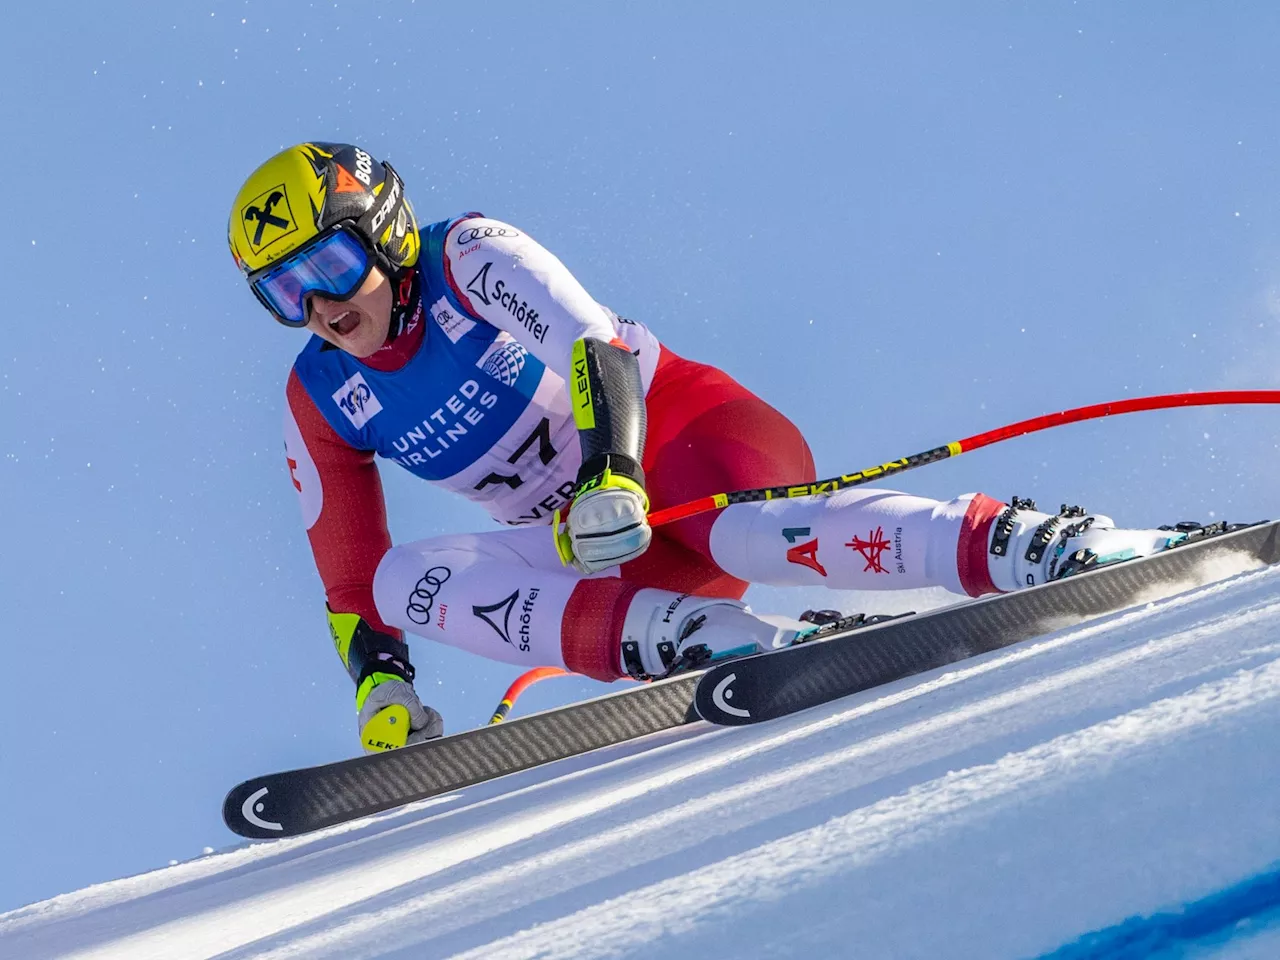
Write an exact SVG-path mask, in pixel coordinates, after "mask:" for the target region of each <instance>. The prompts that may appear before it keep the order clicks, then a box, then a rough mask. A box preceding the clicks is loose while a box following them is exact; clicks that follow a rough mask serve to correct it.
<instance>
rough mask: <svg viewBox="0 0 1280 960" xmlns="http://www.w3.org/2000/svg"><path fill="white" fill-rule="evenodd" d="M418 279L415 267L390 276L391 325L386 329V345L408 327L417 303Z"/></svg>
mask: <svg viewBox="0 0 1280 960" xmlns="http://www.w3.org/2000/svg"><path fill="white" fill-rule="evenodd" d="M420 279H421V278H420V276H419V274H418V268H417V267H410V268H409V269H407V270H401V271H399V273H398V275H396V274H392V275H391V277H390V280H391V283H392V284H394V287H393V290H392V302H391V325H390V326H388V327H387V343H392V342H394V341H395V339H396V337H398V336H400V334H402V333H404V331H405V328H406V327H408V325H409V319H410V318H411V317H412V316H413V312H414V308H415V307H416V306H417V303H418V295H419V288H420Z"/></svg>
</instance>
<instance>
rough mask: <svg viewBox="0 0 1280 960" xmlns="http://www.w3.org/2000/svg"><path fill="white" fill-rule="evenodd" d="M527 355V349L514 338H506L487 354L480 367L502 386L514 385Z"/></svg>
mask: <svg viewBox="0 0 1280 960" xmlns="http://www.w3.org/2000/svg"><path fill="white" fill-rule="evenodd" d="M528 356H529V351H528V350H526V349H525V348H524V347H522V346H521V345H520V344H518V343H516V342H515V341H514V340H508V341H507V342H506V343H504V344H503V345H502V346H500V347H498V349H497V350H495V351H493V352H492V353H491V354H489V356H488V358H487V359H486V360H485V361H484V366H483V367H481V368H480V369H481V370H482V371H483V372H485V373H487V374H488V375H489V376H491V377H493V379H495V380H497V381H498V382H499V383H501V384H503V385H504V386H508V387H514V386H515V385H516V381H517V380H518V379H520V371H521V370H523V369H524V362H525V360H526V359H527V358H528Z"/></svg>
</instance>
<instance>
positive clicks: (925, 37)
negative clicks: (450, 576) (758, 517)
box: [0, 2, 1280, 909]
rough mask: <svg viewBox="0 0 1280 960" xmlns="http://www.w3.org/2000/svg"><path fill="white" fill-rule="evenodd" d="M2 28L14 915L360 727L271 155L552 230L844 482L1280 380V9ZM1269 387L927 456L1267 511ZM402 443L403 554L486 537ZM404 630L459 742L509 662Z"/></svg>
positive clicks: (620, 15)
mask: <svg viewBox="0 0 1280 960" xmlns="http://www.w3.org/2000/svg"><path fill="white" fill-rule="evenodd" d="M3 17H4V34H5V36H6V37H7V38H8V39H9V40H10V43H9V44H8V45H7V49H6V53H5V56H4V57H0V85H2V86H0V89H4V90H5V91H7V92H6V94H5V96H4V97H3V98H2V99H0V123H3V129H5V130H6V131H8V132H9V135H10V142H11V145H12V146H13V149H12V150H11V152H10V161H9V165H8V183H7V189H6V190H5V201H4V205H5V209H6V214H7V222H8V224H9V229H8V230H6V231H4V233H3V234H0V260H2V262H3V263H4V264H5V265H6V266H5V270H4V277H5V280H6V281H7V282H6V284H5V295H6V300H7V302H8V303H9V307H8V311H7V312H8V315H9V323H8V334H7V335H6V336H5V337H4V344H3V346H2V347H0V397H2V398H3V401H4V408H5V410H6V411H7V413H6V415H5V417H4V419H3V421H0V422H2V423H3V430H2V432H0V497H3V503H5V504H6V509H5V511H4V514H3V517H4V523H3V526H2V527H0V530H2V531H3V535H4V536H3V542H4V544H5V547H6V549H5V550H4V551H2V552H0V610H2V611H3V613H4V615H5V617H4V619H5V623H6V625H7V626H8V632H9V637H8V641H7V650H8V656H7V658H6V660H7V668H6V672H7V677H8V681H9V682H8V683H7V685H6V696H5V697H3V698H0V771H3V774H4V778H5V782H6V785H7V788H6V790H4V791H2V792H0V863H2V864H5V865H6V868H5V869H3V870H0V909H4V908H8V907H13V906H17V905H19V904H21V903H25V902H29V901H31V900H34V899H38V898H41V897H45V896H49V895H52V894H54V893H58V892H61V891H65V890H69V889H73V888H75V887H79V886H83V885H84V884H86V883H90V882H93V881H96V880H103V879H107V878H110V877H114V876H118V875H121V874H125V873H130V872H137V871H141V870H144V869H148V868H151V867H154V866H158V865H162V864H164V863H166V862H168V860H170V859H186V858H189V857H191V856H196V855H199V853H200V851H201V849H202V848H203V847H205V846H212V847H215V848H216V847H221V846H224V845H227V844H229V843H230V842H231V841H232V837H231V835H230V834H228V833H227V832H226V831H225V829H224V828H223V827H222V825H221V820H220V817H219V809H220V803H221V799H222V795H223V793H224V792H225V790H226V789H227V787H229V786H230V785H231V784H232V783H233V782H235V781H237V780H240V779H243V778H244V777H246V776H249V775H252V774H255V773H258V772H262V771H265V770H268V769H273V768H278V767H291V766H300V765H304V764H310V763H316V762H322V761H325V760H329V759H334V758H337V757H340V756H345V755H349V754H350V753H351V752H352V751H353V750H354V749H355V747H356V742H355V738H354V733H353V728H354V724H353V718H352V711H351V690H350V681H349V680H348V679H347V677H346V675H345V673H344V671H343V670H342V669H341V667H340V665H339V663H338V662H337V659H336V658H335V656H334V654H333V651H332V648H331V646H330V643H329V640H328V637H327V632H326V629H325V625H324V617H323V599H322V594H321V591H320V586H319V582H318V579H317V577H316V575H315V572H314V569H313V567H312V562H311V558H310V554H309V551H308V549H307V545H306V538H305V534H304V531H303V529H302V525H301V522H300V518H299V514H298V508H297V504H296V501H295V497H294V493H293V489H292V486H291V485H290V483H289V480H288V474H287V472H286V470H285V468H284V464H283V456H282V453H281V439H280V416H281V409H282V400H283V385H284V378H285V376H286V374H287V371H288V369H289V364H290V362H291V360H292V357H293V356H294V354H295V353H296V352H297V350H298V349H300V348H301V346H302V339H301V337H300V336H299V335H298V334H296V333H295V332H292V331H289V330H286V329H284V328H282V327H278V326H277V325H275V324H274V323H272V322H271V321H270V319H269V318H268V317H267V316H266V314H265V313H263V312H262V310H261V309H260V308H259V307H258V306H257V304H256V303H255V301H254V300H253V298H252V296H251V295H250V294H249V292H248V291H247V289H245V287H244V284H243V281H242V280H241V278H240V277H239V275H238V274H237V272H236V271H235V269H234V267H233V265H232V262H231V258H230V255H229V254H228V253H227V252H226V246H225V232H226V216H227V210H228V209H229V205H230V202H231V198H232V196H233V195H234V193H235V191H236V188H237V187H238V186H239V184H240V182H241V180H242V179H243V178H244V177H245V176H246V175H247V174H248V173H249V172H250V171H251V170H252V169H253V168H254V167H255V166H256V165H257V164H258V163H260V162H261V161H262V160H263V159H265V158H266V157H267V156H269V155H270V154H271V153H273V152H275V151H276V150H278V149H280V148H282V147H284V146H286V145H288V144H290V143H294V142H297V141H299V140H304V139H330V140H347V141H353V142H358V143H360V144H362V145H364V146H366V147H367V148H368V149H370V150H371V151H372V152H373V153H374V154H375V155H377V156H379V157H386V158H388V159H390V160H392V161H393V162H394V163H395V164H396V167H397V170H399V171H400V173H401V174H402V175H403V176H404V178H405V180H406V184H407V187H408V191H409V196H410V197H411V199H412V200H413V202H414V204H415V208H416V209H417V210H418V212H419V214H420V216H421V217H422V218H423V219H424V220H433V219H441V218H444V217H446V216H449V215H451V214H454V213H456V212H459V211H462V210H469V209H476V210H481V211H483V212H485V213H486V214H489V215H491V216H496V217H499V218H502V219H506V220H509V221H511V222H513V223H516V224H517V225H520V226H521V228H522V229H525V230H527V231H528V232H530V233H531V234H532V235H533V236H535V237H536V238H537V239H539V240H540V241H541V242H542V243H543V244H544V245H546V246H547V247H549V248H550V249H551V250H553V251H554V252H556V253H557V254H558V255H559V256H560V258H561V259H562V260H564V261H565V263H566V264H568V266H569V267H570V268H571V269H572V270H574V271H575V273H576V274H577V275H578V277H579V278H580V279H581V280H582V281H583V283H584V284H585V285H586V287H587V289H588V290H590V291H591V292H592V293H593V295H594V296H595V297H596V298H597V299H599V300H600V301H602V302H604V303H607V304H609V305H610V306H612V307H614V308H615V309H617V310H619V311H620V312H622V313H624V314H626V315H631V316H634V317H636V318H637V319H641V320H644V321H645V322H646V323H648V324H649V325H651V326H652V327H653V328H654V329H655V331H656V332H657V333H658V334H659V336H660V337H662V338H663V339H664V340H665V341H666V342H667V343H669V344H670V345H671V346H672V347H673V348H674V349H675V350H677V351H678V352H680V353H683V354H686V355H688V356H691V357H695V358H697V359H700V360H706V361H710V362H715V363H718V364H719V365H721V366H723V367H724V368H725V369H727V370H728V371H729V372H731V373H732V374H733V375H734V376H735V377H737V378H738V379H739V380H740V381H742V382H743V383H745V384H746V385H747V386H749V387H751V388H752V389H754V390H756V391H757V392H759V393H760V394H762V395H763V396H764V397H765V398H767V399H768V400H769V401H770V402H772V403H773V404H774V405H775V406H777V407H779V408H780V409H781V410H783V411H784V412H786V413H787V414H788V415H790V416H791V417H792V418H793V419H794V420H795V421H796V422H797V423H798V424H799V425H800V426H801V427H802V429H803V430H804V431H805V433H806V435H807V436H808V438H809V440H810V443H811V445H812V446H813V448H814V450H815V453H816V455H817V459H818V464H819V470H820V472H823V473H837V472H842V471H845V470H852V469H857V468H860V467H863V466H866V465H868V464H871V463H876V462H880V461H881V460H884V459H887V458H891V457H895V456H900V455H905V454H908V453H912V452H916V451H918V450H922V449H925V448H928V447H932V446H935V445H937V444H939V443H943V442H946V441H948V440H952V439H956V438H958V437H962V436H966V435H969V434H972V433H975V432H978V431H980V430H984V429H987V428H990V427H995V426H998V425H1000V424H1002V423H1005V422H1008V421H1011V420H1017V419H1021V418H1023V417H1027V416H1032V415H1035V414H1039V413H1044V412H1048V411H1051V410H1056V409H1062V408H1065V407H1071V406H1077V405H1080V404H1085V403H1092V402H1098V401H1103V400H1109V399H1114V398H1117V397H1123V396H1136V395H1143V394H1149V393H1161V392H1170V391H1181V390H1192V389H1214V388H1242V387H1272V388H1274V387H1280V370H1278V362H1280V277H1278V270H1277V267H1278V264H1280V183H1278V180H1280V178H1278V177H1277V171H1278V170H1280V162H1278V161H1280V141H1278V138H1277V124H1276V117H1277V116H1278V115H1280V102H1278V101H1280V84H1278V83H1277V76H1276V73H1277V66H1276V59H1275V49H1274V39H1275V37H1276V36H1277V35H1278V33H1277V27H1278V26H1280V11H1278V10H1277V9H1276V8H1275V7H1274V5H1273V4H1264V3H1240V4H1233V5H1231V6H1230V7H1229V8H1228V7H1224V6H1221V5H1214V6H1205V5H1199V4H1189V3H1173V4H1156V3H1132V4H1125V5H1123V6H1122V7H1121V6H1117V5H1107V4H1096V3H1076V4H1068V3H1053V2H1049V3H1000V4H994V3H993V4H981V5H972V6H971V7H968V8H967V9H960V8H959V5H954V4H928V3H919V4H910V5H900V4H882V5H855V4H812V5H805V4H793V5H761V4H732V5H731V4H727V3H716V4H704V5H697V6H695V7H694V9H692V10H690V9H689V5H686V4H675V3H669V4H656V3H646V4H627V5H623V4H607V5H603V4H568V3H566V4H557V5H553V6H551V7H545V6H543V5H528V4H513V3H493V4H489V5H485V6H483V7H476V6H471V7H468V6H465V5H456V4H451V5H444V4H428V3H423V2H414V3H411V2H385V3H370V4H355V3H349V2H344V3H338V4H331V3H316V4H302V3H288V4H286V3H263V2H255V3H244V2H234V3H216V2H215V3H205V4H203V5H191V4H186V5H181V6H179V7H175V6H174V5H172V4H161V3H139V2H126V3H125V4H117V5H110V6H99V7H94V6H89V5H77V4H57V3H55V4H44V5H39V6H36V5H27V6H20V7H16V8H14V9H11V10H6V12H5V13H4V15H3ZM1277 417H1280V411H1276V410H1274V409H1269V408H1235V409H1227V410H1214V411H1195V412H1189V411H1182V412H1173V413H1158V414H1144V415H1138V416H1134V417H1129V418H1125V419H1119V420H1116V421H1114V422H1110V423H1100V424H1090V425H1081V426H1074V427H1068V428H1064V429H1062V430H1058V431H1053V432H1049V433H1045V434H1040V435H1037V436H1036V437H1032V438H1026V439H1023V440H1017V441H1012V442H1010V443H1006V444H1003V445H1001V446H999V447H996V448H993V449H990V450H985V451H981V452H977V453H974V454H972V455H970V456H966V457H962V458H960V459H959V460H957V461H954V462H949V463H945V464H941V465H938V466H933V467H929V468H927V469H925V470H922V471H919V472H917V473H915V474H911V475H909V476H908V477H904V478H902V479H901V481H900V483H899V484H898V485H899V486H900V487H902V488H905V489H908V490H911V491H913V492H918V493H921V494H925V495H929V496H938V497H950V496H952V495H954V494H957V493H960V492H964V491H968V490H974V489H980V490H983V491H985V492H988V493H990V494H992V495H994V496H999V497H1002V498H1007V497H1008V496H1010V495H1011V494H1014V493H1017V494H1019V495H1023V496H1028V495H1030V496H1035V497H1036V498H1037V499H1039V500H1040V501H1041V503H1042V505H1049V506H1056V505H1057V504H1058V503H1060V502H1062V501H1070V502H1081V503H1084V504H1085V505H1087V506H1089V507H1091V508H1094V509H1102V510H1105V511H1107V512H1109V513H1111V514H1112V515H1113V516H1115V517H1116V518H1117V519H1118V520H1120V521H1122V522H1126V523H1133V524H1155V523H1160V522H1167V521H1172V520H1178V519H1184V518H1192V519H1195V518H1199V519H1208V518H1209V516H1210V513H1209V511H1213V512H1214V515H1215V516H1216V517H1217V518H1226V519H1258V518H1262V517H1266V516H1272V517H1274V516H1276V515H1277V513H1280V511H1278V510H1277V508H1276V494H1275V490H1274V487H1275V478H1276V476H1277V472H1278V468H1280V453H1277V442H1276V439H1275V438H1276V425H1277V422H1278V420H1277ZM383 473H384V478H385V479H386V482H387V490H388V501H389V508H390V511H391V517H392V521H391V522H392V533H393V536H394V537H395V538H396V539H397V540H406V539H416V538H420V537H423V536H429V535H432V534H435V533H442V532H447V531H456V530H469V529H484V528H487V526H488V525H489V524H488V521H487V519H486V518H485V517H484V515H483V514H482V513H481V512H480V511H479V510H478V508H475V507H472V506H469V505H467V504H465V503H462V502H457V501H454V500H452V499H450V498H448V497H447V496H445V495H443V494H440V493H438V492H436V491H434V490H432V489H430V488H429V487H427V486H426V485H425V484H422V483H420V482H418V481H415V480H413V478H411V477H410V476H408V474H406V473H404V472H403V471H399V470H396V469H395V468H394V467H390V468H386V469H384V471H383ZM768 597H769V599H770V601H774V600H776V599H777V598H778V597H779V593H778V592H773V591H771V592H770V593H769V594H768ZM796 606H797V607H802V606H803V603H802V602H801V601H800V600H799V598H797V603H796ZM788 612H790V611H788ZM415 659H416V662H417V664H418V668H419V677H420V680H419V687H420V689H421V690H422V692H423V695H424V698H426V699H428V700H429V701H430V702H432V703H433V704H434V705H435V706H437V707H438V708H440V709H441V710H442V712H443V713H444V715H445V718H446V723H447V725H448V727H449V728H450V729H452V730H457V729H462V728H464V727H467V726H471V725H475V724H477V723H480V722H483V720H484V719H485V718H486V717H487V716H488V714H489V712H490V711H491V709H492V707H493V704H494V702H495V701H496V700H497V698H498V696H499V695H500V694H501V692H502V689H503V688H504V687H505V684H506V683H507V682H508V681H509V680H510V679H511V678H512V676H513V675H514V673H515V671H514V670H513V669H512V668H510V667H507V666H504V665H500V664H491V663H488V662H485V661H482V660H478V659H475V658H469V657H467V656H465V655H463V654H459V653H456V652H454V651H450V650H445V649H436V648H425V646H424V645H423V644H419V645H418V646H417V648H416V654H415ZM600 689H601V688H600V687H598V686H597V685H594V684H592V683H590V682H589V681H585V680H565V681H551V682H548V683H545V684H543V685H542V686H541V687H539V688H535V690H534V691H532V692H531V693H530V694H529V695H528V697H527V701H526V702H522V705H521V706H522V708H524V709H532V708H534V707H539V706H545V705H549V704H551V703H554V702H558V701H560V700H564V699H568V698H573V697H579V696H584V695H588V694H590V693H594V692H598V691H599V690H600ZM11 865H20V867H19V868H18V869H14V868H13V867H12V866H11Z"/></svg>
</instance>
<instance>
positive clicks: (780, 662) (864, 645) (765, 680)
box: [695, 523, 1280, 726]
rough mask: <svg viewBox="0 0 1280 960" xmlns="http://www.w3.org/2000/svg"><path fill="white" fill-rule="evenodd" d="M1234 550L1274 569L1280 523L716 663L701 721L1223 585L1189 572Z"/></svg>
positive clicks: (892, 675) (759, 717)
mask: <svg viewBox="0 0 1280 960" xmlns="http://www.w3.org/2000/svg"><path fill="white" fill-rule="evenodd" d="M1232 552H1240V553H1243V554H1246V555H1248V556H1251V557H1252V558H1253V559H1254V560H1255V561H1256V565H1257V566H1263V565H1266V564H1273V563H1277V562H1280V523H1266V524H1259V525H1258V526H1254V527H1248V528H1246V529H1243V530H1237V531H1235V532H1233V533H1226V534H1221V535H1219V536H1217V537H1213V538H1211V539H1206V540H1203V541H1201V542H1199V543H1193V544H1188V545H1187V546H1184V547H1177V548H1174V549H1172V550H1168V551H1166V552H1164V553H1159V554H1156V555H1155V556H1152V557H1146V558H1144V559H1141V560H1132V561H1129V562H1127V563H1120V564H1115V565H1113V566H1108V567H1101V568H1099V569H1097V570H1093V571H1090V572H1088V573H1083V574H1079V575H1077V576H1074V577H1069V578H1067V579H1065V580H1058V581H1055V582H1053V583H1048V584H1044V585H1042V586H1038V587H1032V588H1029V589H1027V590H1022V591H1019V592H1017V593H1010V594H1004V595H998V596H992V597H988V598H985V599H982V600H976V601H973V602H971V603H965V604H962V605H959V606H955V607H950V608H946V609H943V610H939V611H937V612H934V613H929V614H923V615H921V616H918V617H911V618H908V619H904V620H895V621H890V622H888V623H885V624H880V625H877V626H871V627H863V628H861V629H857V630H854V631H851V632H849V633H845V634H837V635H836V636H834V637H832V638H831V639H829V640H820V641H814V642H812V643H807V644H800V645H798V646H795V647H791V648H788V649H785V650H780V651H778V652H776V653H766V654H758V655H756V656H753V657H745V658H742V659H740V660H733V661H730V662H728V663H724V664H720V665H718V666H715V667H713V668H712V669H710V670H708V671H706V672H705V673H704V674H703V675H702V679H701V681H700V682H699V684H698V691H697V694H696V697H695V706H696V708H697V710H698V713H699V714H700V715H701V716H702V717H704V718H705V719H707V720H710V721H712V722H713V723H719V724H726V725H730V726H739V725H743V724H749V723H759V722H761V721H763V720H770V719H774V718H776V717H781V716H786V715H787V714H789V713H794V712H796V711H797V710H803V709H805V708H807V707H812V706H816V705H818V704H821V703H826V702H828V701H830V700H835V699H837V698H839V697H844V696H848V695H850V694H853V693H858V692H860V691H862V690H867V689H870V688H871V687H877V686H880V685H881V684H885V683H891V682H892V681H894V680H900V679H902V678H903V677H909V676H912V675H913V674H917V673H923V672H924V671H926V670H931V669H933V668H934V667H939V666H943V665H945V664H948V663H954V662H956V661H957V660H964V659H966V658H968V657H973V656H977V655H978V654H981V653H987V652H989V651H991V650H998V649H1000V648H1002V647H1007V646H1010V645H1012V644H1015V643H1018V642H1020V641H1022V640H1027V639H1030V638H1031V637H1035V636H1040V635H1042V634H1045V633H1050V632H1052V631H1054V630H1059V629H1062V628H1063V627H1068V626H1073V625H1076V624H1079V623H1081V622H1083V621H1085V620H1089V619H1091V618H1094V617H1098V616H1102V615H1104V614H1107V613H1113V612H1115V611H1117V610H1121V609H1123V608H1124V607H1126V606H1131V605H1132V604H1134V603H1138V602H1149V601H1152V600H1158V599H1163V598H1166V597H1170V596H1173V595H1174V594H1176V593H1180V592H1182V591H1184V590H1187V589H1189V588H1190V587H1191V586H1195V585H1198V584H1200V583H1208V582H1211V581H1213V580H1216V579H1221V575H1219V576H1213V575H1212V572H1207V573H1206V572H1202V573H1200V574H1199V575H1197V569H1196V568H1197V567H1199V566H1200V565H1201V564H1202V563H1203V562H1204V561H1206V560H1212V559H1214V558H1218V557H1223V556H1225V555H1226V554H1228V553H1232Z"/></svg>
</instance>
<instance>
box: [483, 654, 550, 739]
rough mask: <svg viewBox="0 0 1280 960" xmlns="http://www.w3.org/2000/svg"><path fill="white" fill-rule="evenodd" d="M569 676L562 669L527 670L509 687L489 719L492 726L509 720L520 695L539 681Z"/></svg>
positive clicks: (536, 668)
mask: <svg viewBox="0 0 1280 960" xmlns="http://www.w3.org/2000/svg"><path fill="white" fill-rule="evenodd" d="M568 674H569V671H568V670H562V669H561V668H560V667H534V668H533V669H532V670H526V671H525V672H524V673H522V674H520V676H518V677H516V682H515V683H513V684H511V686H509V687H507V692H506V693H504V694H503V695H502V702H501V703H499V704H498V706H497V709H495V710H494V711H493V716H492V717H490V718H489V723H490V725H492V724H495V723H501V722H502V721H503V720H505V719H507V714H509V713H510V712H511V708H512V707H514V706H515V704H516V701H517V700H519V699H520V694H522V693H524V692H525V691H526V690H528V689H529V688H530V687H531V686H533V685H534V684H535V683H537V682H538V681H539V680H545V679H547V677H563V676H568Z"/></svg>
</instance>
